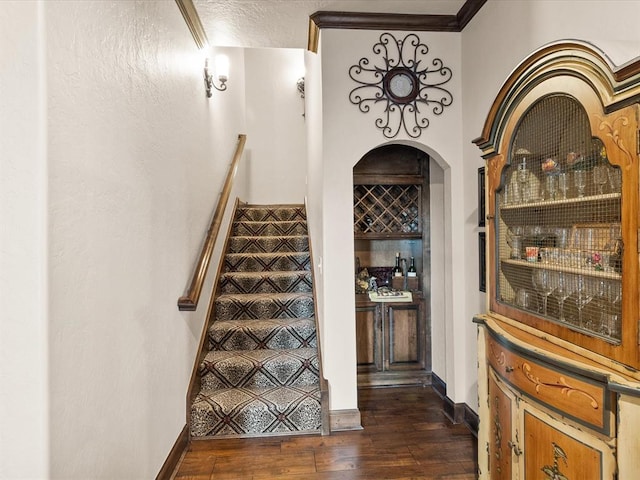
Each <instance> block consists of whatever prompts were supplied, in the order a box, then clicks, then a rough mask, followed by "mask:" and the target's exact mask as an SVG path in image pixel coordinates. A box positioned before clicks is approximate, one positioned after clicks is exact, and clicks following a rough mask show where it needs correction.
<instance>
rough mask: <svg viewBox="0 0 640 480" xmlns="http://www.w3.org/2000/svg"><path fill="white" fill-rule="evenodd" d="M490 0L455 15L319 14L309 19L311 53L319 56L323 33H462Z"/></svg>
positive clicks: (472, 0)
mask: <svg viewBox="0 0 640 480" xmlns="http://www.w3.org/2000/svg"><path fill="white" fill-rule="evenodd" d="M486 1H487V0H467V1H466V2H465V3H464V5H462V8H460V10H459V11H458V13H457V14H456V15H410V14H402V13H367V12H324V11H320V12H316V13H314V14H312V15H311V16H310V17H309V38H308V42H307V48H308V50H310V51H312V52H315V53H317V51H318V42H319V36H320V30H322V29H323V28H341V29H350V30H405V31H412V32H461V31H462V29H463V28H464V27H465V26H466V25H467V24H468V23H469V22H470V21H471V19H472V18H473V17H474V15H475V14H476V13H478V11H479V10H480V8H482V6H483V5H484V4H485V3H486Z"/></svg>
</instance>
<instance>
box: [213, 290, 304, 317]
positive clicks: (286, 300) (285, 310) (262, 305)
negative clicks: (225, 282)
mask: <svg viewBox="0 0 640 480" xmlns="http://www.w3.org/2000/svg"><path fill="white" fill-rule="evenodd" d="M215 315H216V317H215V318H216V320H239V319H267V318H296V317H297V318H300V317H314V316H315V309H314V302H313V294H312V293H307V292H292V293H272V294H264V293H260V294H224V295H220V296H218V297H217V298H216V299H215Z"/></svg>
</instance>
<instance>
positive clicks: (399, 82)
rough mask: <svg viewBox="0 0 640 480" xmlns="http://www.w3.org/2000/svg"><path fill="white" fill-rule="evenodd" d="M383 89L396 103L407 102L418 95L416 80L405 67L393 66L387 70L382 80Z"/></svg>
mask: <svg viewBox="0 0 640 480" xmlns="http://www.w3.org/2000/svg"><path fill="white" fill-rule="evenodd" d="M383 86H384V91H385V93H386V94H387V96H388V97H389V98H390V99H391V100H392V101H394V102H396V103H409V102H412V101H413V100H415V98H416V97H417V95H418V80H417V79H416V76H415V74H414V73H413V72H412V71H411V70H409V69H407V68H394V69H391V70H389V71H388V72H387V74H386V75H385V77H384V80H383Z"/></svg>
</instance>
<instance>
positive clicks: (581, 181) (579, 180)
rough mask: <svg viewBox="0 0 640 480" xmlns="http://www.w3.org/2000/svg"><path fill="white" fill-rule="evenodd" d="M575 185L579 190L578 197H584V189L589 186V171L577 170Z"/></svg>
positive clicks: (574, 179)
mask: <svg viewBox="0 0 640 480" xmlns="http://www.w3.org/2000/svg"><path fill="white" fill-rule="evenodd" d="M573 185H574V186H575V187H576V189H577V190H578V197H580V198H582V197H584V189H585V188H586V186H587V171H586V170H576V171H575V172H573Z"/></svg>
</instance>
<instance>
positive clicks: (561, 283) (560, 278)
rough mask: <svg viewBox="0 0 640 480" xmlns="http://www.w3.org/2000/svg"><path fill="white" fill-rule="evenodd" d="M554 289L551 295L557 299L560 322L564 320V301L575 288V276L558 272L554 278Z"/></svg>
mask: <svg viewBox="0 0 640 480" xmlns="http://www.w3.org/2000/svg"><path fill="white" fill-rule="evenodd" d="M555 280H556V281H555V290H554V291H553V295H554V296H555V297H556V298H557V299H558V307H559V308H560V313H559V318H560V321H561V322H566V321H567V319H566V318H565V316H564V302H565V301H566V300H567V298H569V297H570V296H571V295H573V293H574V292H575V289H576V282H575V277H574V276H573V275H570V274H565V273H564V272H558V275H557V277H556V279H555Z"/></svg>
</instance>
